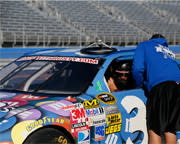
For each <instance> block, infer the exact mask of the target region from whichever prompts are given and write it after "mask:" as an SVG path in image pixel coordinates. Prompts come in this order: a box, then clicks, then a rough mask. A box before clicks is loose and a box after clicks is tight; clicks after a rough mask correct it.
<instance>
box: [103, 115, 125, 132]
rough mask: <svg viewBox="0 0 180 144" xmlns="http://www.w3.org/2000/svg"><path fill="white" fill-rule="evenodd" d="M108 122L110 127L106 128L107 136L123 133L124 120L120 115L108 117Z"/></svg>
mask: <svg viewBox="0 0 180 144" xmlns="http://www.w3.org/2000/svg"><path fill="white" fill-rule="evenodd" d="M106 120H107V125H108V127H106V134H112V133H116V132H120V131H121V123H122V119H121V114H120V113H117V114H112V115H107V116H106Z"/></svg>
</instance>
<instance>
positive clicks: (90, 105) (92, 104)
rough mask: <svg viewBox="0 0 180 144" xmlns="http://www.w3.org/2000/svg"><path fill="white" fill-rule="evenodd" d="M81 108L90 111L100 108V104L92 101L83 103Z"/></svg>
mask: <svg viewBox="0 0 180 144" xmlns="http://www.w3.org/2000/svg"><path fill="white" fill-rule="evenodd" d="M83 106H84V108H85V109H90V108H96V107H100V104H99V101H98V100H97V99H93V100H87V101H83Z"/></svg>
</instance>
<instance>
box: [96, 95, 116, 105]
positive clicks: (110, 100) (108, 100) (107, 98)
mask: <svg viewBox="0 0 180 144" xmlns="http://www.w3.org/2000/svg"><path fill="white" fill-rule="evenodd" d="M96 98H97V99H98V100H99V101H101V102H102V103H104V104H115V103H116V97H115V96H114V95H112V94H111V93H101V94H98V95H97V96H96Z"/></svg>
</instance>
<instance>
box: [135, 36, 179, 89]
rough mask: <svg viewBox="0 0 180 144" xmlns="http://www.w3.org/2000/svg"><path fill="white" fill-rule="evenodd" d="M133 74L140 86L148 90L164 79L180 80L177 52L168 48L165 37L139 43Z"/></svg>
mask: <svg viewBox="0 0 180 144" xmlns="http://www.w3.org/2000/svg"><path fill="white" fill-rule="evenodd" d="M132 74H133V77H134V79H135V81H136V85H137V86H138V87H141V86H142V83H143V82H144V85H145V86H146V87H147V89H148V91H150V90H151V88H152V87H154V86H155V85H157V84H159V83H161V82H164V81H178V82H180V68H179V67H178V64H177V63H176V59H175V54H174V53H173V52H172V51H171V50H170V49H169V48H168V44H167V42H166V40H165V39H164V38H156V39H151V40H148V41H145V42H141V43H139V44H138V46H137V48H136V51H135V55H134V60H133V66H132Z"/></svg>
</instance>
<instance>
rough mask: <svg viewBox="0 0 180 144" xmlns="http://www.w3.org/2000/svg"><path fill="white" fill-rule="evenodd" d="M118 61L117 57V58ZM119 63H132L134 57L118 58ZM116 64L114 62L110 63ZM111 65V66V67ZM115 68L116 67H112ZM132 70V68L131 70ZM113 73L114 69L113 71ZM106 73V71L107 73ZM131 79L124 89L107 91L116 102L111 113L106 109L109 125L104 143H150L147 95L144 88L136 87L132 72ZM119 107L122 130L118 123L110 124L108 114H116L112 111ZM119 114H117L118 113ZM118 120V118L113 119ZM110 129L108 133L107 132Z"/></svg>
mask: <svg viewBox="0 0 180 144" xmlns="http://www.w3.org/2000/svg"><path fill="white" fill-rule="evenodd" d="M114 61H116V63H117V59H115V60H114ZM118 61H119V64H116V66H117V65H118V66H119V65H121V64H122V63H130V64H131V65H132V59H129V60H128V59H126V60H118ZM111 65H114V64H113V62H112V63H111V64H110V66H111ZM110 66H109V67H110ZM111 69H114V68H111ZM130 72H131V70H130ZM111 73H113V70H112V71H111ZM105 75H106V73H105ZM130 77H131V78H130V79H129V81H130V82H128V83H127V84H128V86H127V87H126V88H124V89H121V90H119V91H115V92H110V91H109V92H107V95H108V93H109V95H112V96H114V97H115V99H116V102H115V104H114V105H109V109H111V113H110V114H109V113H107V111H108V110H106V119H107V125H106V127H105V133H106V137H105V139H104V141H103V142H102V143H106V144H116V143H117V144H121V143H128V144H131V143H148V135H147V128H146V96H145V94H144V90H143V89H140V88H136V86H135V83H134V81H133V79H132V75H131V73H130ZM107 86H108V85H107ZM115 106H116V107H117V108H118V110H119V113H120V117H121V120H120V121H121V126H120V131H116V130H114V129H115V125H116V124H118V123H116V122H115V123H113V124H112V125H111V124H109V125H108V117H109V116H108V115H110V116H112V117H113V116H114V117H115V115H114V114H113V112H112V111H116V110H114V109H113V107H115ZM116 116H117V114H116ZM113 120H114V121H116V118H115V119H113ZM107 131H108V133H107Z"/></svg>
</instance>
